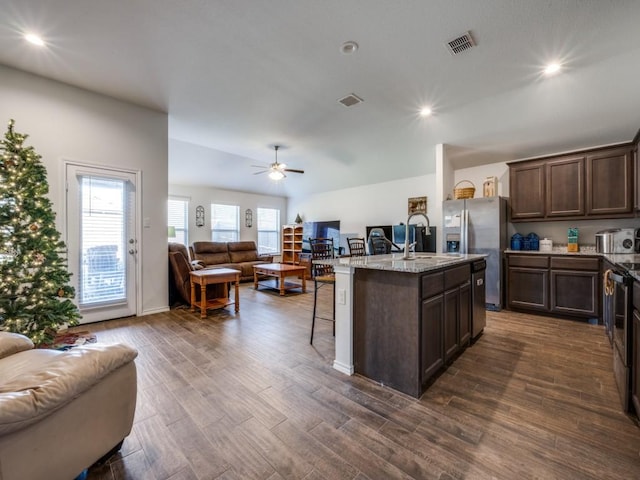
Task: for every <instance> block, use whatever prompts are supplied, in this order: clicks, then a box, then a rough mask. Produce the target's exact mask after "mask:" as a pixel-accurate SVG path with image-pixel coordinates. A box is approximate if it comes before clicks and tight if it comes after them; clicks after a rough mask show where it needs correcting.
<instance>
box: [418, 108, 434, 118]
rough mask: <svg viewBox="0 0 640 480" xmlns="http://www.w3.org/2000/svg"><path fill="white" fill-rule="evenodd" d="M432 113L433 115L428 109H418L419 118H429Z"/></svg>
mask: <svg viewBox="0 0 640 480" xmlns="http://www.w3.org/2000/svg"><path fill="white" fill-rule="evenodd" d="M432 113H433V111H432V110H431V108H429V107H422V108H421V109H420V116H421V117H429V116H431V114H432Z"/></svg>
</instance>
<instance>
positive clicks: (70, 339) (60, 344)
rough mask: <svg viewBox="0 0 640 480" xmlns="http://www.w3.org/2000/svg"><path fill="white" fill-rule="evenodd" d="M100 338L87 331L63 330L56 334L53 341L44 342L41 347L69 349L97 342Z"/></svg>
mask: <svg viewBox="0 0 640 480" xmlns="http://www.w3.org/2000/svg"><path fill="white" fill-rule="evenodd" d="M97 341H98V339H97V338H96V336H95V334H93V333H91V332H87V331H82V332H61V333H59V334H58V335H56V338H54V339H53V341H52V342H51V343H43V344H41V345H40V346H39V348H50V349H53V350H69V349H70V348H73V347H79V346H80V345H85V344H87V343H96V342H97Z"/></svg>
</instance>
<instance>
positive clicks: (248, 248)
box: [192, 241, 273, 281]
mask: <svg viewBox="0 0 640 480" xmlns="http://www.w3.org/2000/svg"><path fill="white" fill-rule="evenodd" d="M192 248H193V260H195V261H198V262H202V263H203V264H204V265H206V267H208V268H210V267H219V268H233V269H235V270H240V280H241V281H247V280H253V266H254V265H258V264H260V263H272V262H273V255H258V248H257V247H256V242H254V241H242V242H193V247H192Z"/></svg>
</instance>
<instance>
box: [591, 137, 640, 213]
mask: <svg viewBox="0 0 640 480" xmlns="http://www.w3.org/2000/svg"><path fill="white" fill-rule="evenodd" d="M587 185H588V187H589V188H588V189H587V215H611V214H614V215H615V214H625V213H631V212H633V200H634V195H633V194H634V192H633V162H632V148H631V147H630V146H627V147H623V148H616V149H607V150H601V151H599V152H594V153H592V154H588V155H587Z"/></svg>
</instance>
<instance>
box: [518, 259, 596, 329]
mask: <svg viewBox="0 0 640 480" xmlns="http://www.w3.org/2000/svg"><path fill="white" fill-rule="evenodd" d="M507 280H508V281H507V288H508V293H507V298H508V306H509V308H512V309H514V310H528V311H537V312H545V313H550V314H558V315H563V316H565V315H567V316H576V317H585V318H596V317H599V316H600V297H601V282H600V259H599V258H597V257H586V256H567V255H564V256H562V255H557V256H556V255H554V256H550V255H541V254H528V255H527V254H508V255H507Z"/></svg>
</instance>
